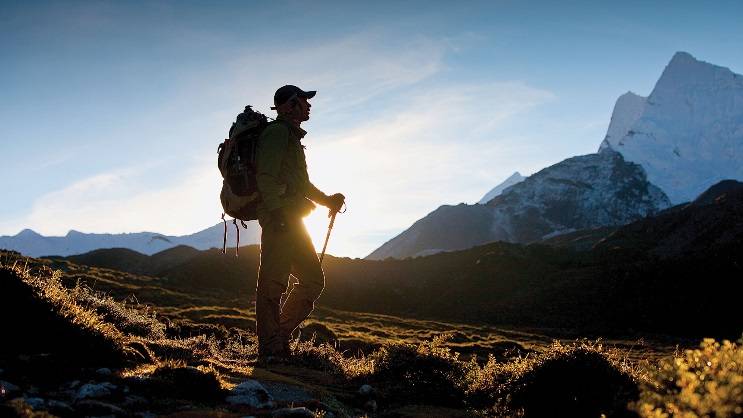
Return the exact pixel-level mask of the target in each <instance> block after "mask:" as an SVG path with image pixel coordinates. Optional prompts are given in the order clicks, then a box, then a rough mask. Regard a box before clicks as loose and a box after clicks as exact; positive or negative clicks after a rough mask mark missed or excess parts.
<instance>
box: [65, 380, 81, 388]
mask: <svg viewBox="0 0 743 418" xmlns="http://www.w3.org/2000/svg"><path fill="white" fill-rule="evenodd" d="M78 386H80V381H79V380H73V381H72V382H70V383H69V384H68V385H67V387H68V388H70V389H75V388H76V387H78Z"/></svg>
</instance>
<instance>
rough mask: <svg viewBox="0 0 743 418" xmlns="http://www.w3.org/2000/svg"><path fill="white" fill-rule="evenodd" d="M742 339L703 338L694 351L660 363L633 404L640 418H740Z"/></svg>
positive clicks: (742, 395)
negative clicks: (671, 417) (673, 417)
mask: <svg viewBox="0 0 743 418" xmlns="http://www.w3.org/2000/svg"><path fill="white" fill-rule="evenodd" d="M740 344H743V339H741V340H740V341H739V344H735V343H731V342H730V341H723V342H722V343H719V342H717V341H715V340H713V339H705V340H704V341H702V343H701V344H700V347H699V348H698V349H695V350H686V351H685V352H684V353H683V355H681V356H677V357H675V358H673V359H667V360H663V361H661V362H660V365H659V366H658V368H657V369H655V370H653V372H652V374H651V379H652V380H651V382H650V383H649V384H646V385H644V386H643V390H642V393H641V395H640V400H639V401H638V402H637V403H636V404H635V405H634V406H635V409H636V410H637V411H638V412H639V413H640V415H641V416H643V417H654V418H661V417H670V416H677V417H688V418H691V417H708V416H713V417H717V418H725V417H741V416H743V346H741V345H740Z"/></svg>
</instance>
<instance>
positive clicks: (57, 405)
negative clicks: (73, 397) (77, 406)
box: [46, 399, 75, 416]
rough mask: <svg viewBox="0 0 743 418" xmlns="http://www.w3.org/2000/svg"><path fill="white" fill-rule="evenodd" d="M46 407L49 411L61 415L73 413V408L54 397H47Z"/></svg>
mask: <svg viewBox="0 0 743 418" xmlns="http://www.w3.org/2000/svg"><path fill="white" fill-rule="evenodd" d="M46 407H47V409H48V410H49V413H51V414H54V415H61V416H70V415H73V414H74V413H75V410H74V409H73V408H72V407H71V406H70V405H69V404H68V403H67V402H62V401H58V400H56V399H49V400H48V401H47V402H46Z"/></svg>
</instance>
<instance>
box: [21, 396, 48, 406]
mask: <svg viewBox="0 0 743 418" xmlns="http://www.w3.org/2000/svg"><path fill="white" fill-rule="evenodd" d="M23 401H24V402H26V404H28V406H30V407H31V408H33V409H45V408H46V401H45V400H44V399H42V398H35V397H34V398H27V397H25V396H24V397H23Z"/></svg>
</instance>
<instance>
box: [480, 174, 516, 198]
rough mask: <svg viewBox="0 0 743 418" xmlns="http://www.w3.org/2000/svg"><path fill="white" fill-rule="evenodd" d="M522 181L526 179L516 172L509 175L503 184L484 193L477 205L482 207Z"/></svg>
mask: <svg viewBox="0 0 743 418" xmlns="http://www.w3.org/2000/svg"><path fill="white" fill-rule="evenodd" d="M524 179H526V177H524V176H522V175H521V173H519V172H518V171H517V172H515V173H513V174H511V176H510V177H508V178H507V179H505V180H504V181H503V183H501V184H499V185H497V186H495V187H493V188H492V189H491V190H490V191H489V192H487V193H485V196H483V197H482V199H480V200H479V201H478V202H477V203H479V204H481V205H484V204H486V203H488V202H490V201H491V200H493V198H495V197H496V196H500V195H501V193H503V191H504V190H506V189H507V188H509V187H511V186H513V185H514V184H517V183H521V182H522V181H524Z"/></svg>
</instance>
